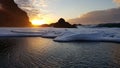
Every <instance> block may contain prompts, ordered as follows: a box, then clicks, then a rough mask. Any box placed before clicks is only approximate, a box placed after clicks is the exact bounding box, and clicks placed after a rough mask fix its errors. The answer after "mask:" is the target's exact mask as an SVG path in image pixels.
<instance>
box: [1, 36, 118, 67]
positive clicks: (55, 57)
mask: <svg viewBox="0 0 120 68" xmlns="http://www.w3.org/2000/svg"><path fill="white" fill-rule="evenodd" d="M119 67H120V43H112V42H83V41H79V42H54V41H53V40H52V39H49V38H41V37H0V68H119Z"/></svg>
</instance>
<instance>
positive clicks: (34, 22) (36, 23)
mask: <svg viewBox="0 0 120 68" xmlns="http://www.w3.org/2000/svg"><path fill="white" fill-rule="evenodd" d="M31 22H32V24H33V25H35V26H40V25H43V24H45V21H44V20H39V19H34V20H31Z"/></svg>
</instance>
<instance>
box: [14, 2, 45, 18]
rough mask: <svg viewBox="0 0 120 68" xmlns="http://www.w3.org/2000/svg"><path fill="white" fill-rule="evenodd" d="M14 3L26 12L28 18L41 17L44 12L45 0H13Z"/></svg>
mask: <svg viewBox="0 0 120 68" xmlns="http://www.w3.org/2000/svg"><path fill="white" fill-rule="evenodd" d="M14 1H15V3H16V4H17V5H18V6H19V7H20V8H21V9H23V10H24V11H26V12H27V13H28V16H29V18H33V17H38V16H39V17H40V15H41V17H42V16H43V15H44V14H45V11H46V9H45V8H46V6H47V1H46V0H14Z"/></svg>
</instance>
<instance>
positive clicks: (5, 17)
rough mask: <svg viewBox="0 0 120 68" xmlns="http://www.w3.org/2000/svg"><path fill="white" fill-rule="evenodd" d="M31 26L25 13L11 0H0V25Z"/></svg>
mask: <svg viewBox="0 0 120 68" xmlns="http://www.w3.org/2000/svg"><path fill="white" fill-rule="evenodd" d="M26 26H31V23H30V22H29V18H28V16H27V13H26V12H24V11H23V10H21V9H20V8H19V7H18V6H17V4H15V2H14V1H13V0H0V27H26Z"/></svg>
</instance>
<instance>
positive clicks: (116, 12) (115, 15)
mask: <svg viewBox="0 0 120 68" xmlns="http://www.w3.org/2000/svg"><path fill="white" fill-rule="evenodd" d="M69 22H71V23H81V24H99V23H117V22H120V8H112V9H108V10H98V11H92V12H88V13H86V14H84V15H83V16H81V17H79V18H74V19H70V20H69Z"/></svg>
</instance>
